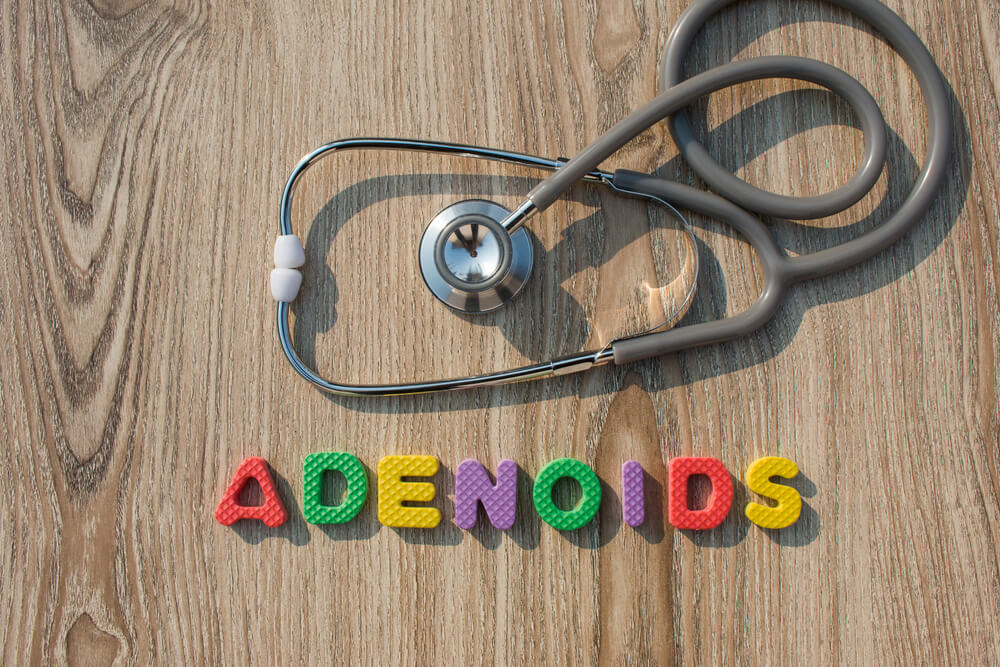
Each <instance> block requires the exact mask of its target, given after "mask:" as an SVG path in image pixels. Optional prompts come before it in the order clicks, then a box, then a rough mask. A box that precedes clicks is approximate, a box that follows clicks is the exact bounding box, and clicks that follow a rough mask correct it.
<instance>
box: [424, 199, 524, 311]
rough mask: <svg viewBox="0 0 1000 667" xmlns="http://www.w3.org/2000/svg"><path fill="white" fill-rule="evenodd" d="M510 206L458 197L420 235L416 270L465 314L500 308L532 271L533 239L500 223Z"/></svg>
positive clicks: (450, 305)
mask: <svg viewBox="0 0 1000 667" xmlns="http://www.w3.org/2000/svg"><path fill="white" fill-rule="evenodd" d="M509 214H510V211H509V210H508V209H506V208H504V207H503V206H501V205H500V204H497V203H495V202H491V201H486V200H484V199H466V200H463V201H460V202H456V203H454V204H452V205H450V206H448V207H447V208H445V209H444V210H442V211H441V212H440V213H438V214H437V215H436V216H434V219H433V220H431V221H430V224H428V225H427V228H426V229H425V230H424V235H423V238H421V240H420V251H419V260H420V273H421V274H422V275H423V278H424V282H425V283H427V287H428V288H430V290H431V293H432V294H433V295H434V296H436V297H437V298H438V299H440V300H441V301H442V302H443V303H444V304H446V305H447V306H448V307H450V308H453V309H454V310H458V311H461V312H464V313H487V312H489V311H491V310H496V309H497V308H500V307H501V306H503V305H504V304H505V303H507V302H508V301H510V300H511V299H513V298H514V296H515V295H516V294H517V293H518V292H520V291H521V288H522V287H524V283H525V282H526V281H527V280H528V277H529V276H530V275H531V266H532V263H533V254H532V250H531V238H530V237H529V236H528V233H527V231H525V229H524V228H521V229H517V230H516V231H514V233H513V234H510V233H508V232H507V230H506V229H505V228H504V227H503V225H502V224H501V222H502V221H503V220H504V219H505V218H506V217H507V216H508V215H509Z"/></svg>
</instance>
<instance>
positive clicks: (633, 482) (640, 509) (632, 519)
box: [622, 461, 646, 528]
mask: <svg viewBox="0 0 1000 667" xmlns="http://www.w3.org/2000/svg"><path fill="white" fill-rule="evenodd" d="M643 475H644V473H643V471H642V466H641V465H640V464H639V462H638V461H626V462H625V463H623V464H622V519H623V520H624V521H625V523H627V524H628V525H630V526H632V527H633V528H635V527H637V526H641V525H642V522H643V521H644V520H645V519H646V498H645V488H644V484H643V481H644V480H643Z"/></svg>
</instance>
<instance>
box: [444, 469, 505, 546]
mask: <svg viewBox="0 0 1000 667" xmlns="http://www.w3.org/2000/svg"><path fill="white" fill-rule="evenodd" d="M477 501H478V502H481V503H482V504H483V507H484V508H485V509H486V516H488V517H489V519H490V523H492V524H493V526H494V527H496V528H499V529H500V530H507V529H508V528H510V527H511V526H513V525H514V511H515V509H516V508H517V464H516V463H514V462H513V461H510V460H508V459H504V460H503V461H501V462H500V465H498V466H497V483H496V485H495V486H494V485H493V483H492V482H491V481H490V475H489V473H487V472H486V468H484V467H483V466H482V464H481V463H479V461H476V460H475V459H465V460H464V461H462V462H461V463H460V464H458V470H457V471H456V472H455V523H457V524H458V527H459V528H461V529H463V530H471V529H472V527H473V526H475V525H476V510H477V509H478V508H477V505H476V503H477Z"/></svg>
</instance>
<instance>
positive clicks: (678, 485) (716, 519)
mask: <svg viewBox="0 0 1000 667" xmlns="http://www.w3.org/2000/svg"><path fill="white" fill-rule="evenodd" d="M692 475H705V476H707V477H708V479H709V480H711V482H712V497H711V498H709V500H708V505H706V506H705V508H704V509H700V510H692V509H690V508H689V507H688V504H687V493H688V480H690V479H691V476H692ZM669 483H670V524H671V525H672V526H673V527H674V528H681V529H691V530H708V529H709V528H715V527H716V526H718V525H719V524H720V523H722V521H723V520H724V519H725V518H726V514H728V513H729V507H730V506H731V505H732V504H733V480H732V479H730V478H729V471H728V470H726V466H724V465H722V461H720V460H719V459H713V458H711V457H707V456H704V457H699V456H678V457H677V458H675V459H671V461H670V482H669Z"/></svg>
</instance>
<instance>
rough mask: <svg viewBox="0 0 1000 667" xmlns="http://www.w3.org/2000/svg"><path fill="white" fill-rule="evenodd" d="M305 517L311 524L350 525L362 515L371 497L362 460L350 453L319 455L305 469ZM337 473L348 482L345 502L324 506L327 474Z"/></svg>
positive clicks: (303, 500) (303, 481) (318, 453)
mask: <svg viewBox="0 0 1000 667" xmlns="http://www.w3.org/2000/svg"><path fill="white" fill-rule="evenodd" d="M303 468H304V470H303V479H302V486H303V489H304V494H303V496H304V497H303V499H302V506H303V510H302V512H303V514H304V515H305V518H306V521H308V522H309V523H347V522H348V521H350V520H351V519H353V518H354V517H355V516H357V514H358V512H360V511H361V506H362V505H364V504H365V498H367V497H368V476H367V475H366V474H365V468H364V466H362V465H361V461H359V460H358V457H356V456H354V455H353V454H348V453H347V452H315V453H313V454H310V455H309V456H307V457H306V460H305V464H304V466H303ZM327 470H336V471H338V472H340V473H342V474H343V475H344V478H345V479H346V480H347V491H346V492H345V493H344V501H343V502H342V503H340V504H339V505H324V504H323V473H325V472H326V471H327Z"/></svg>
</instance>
